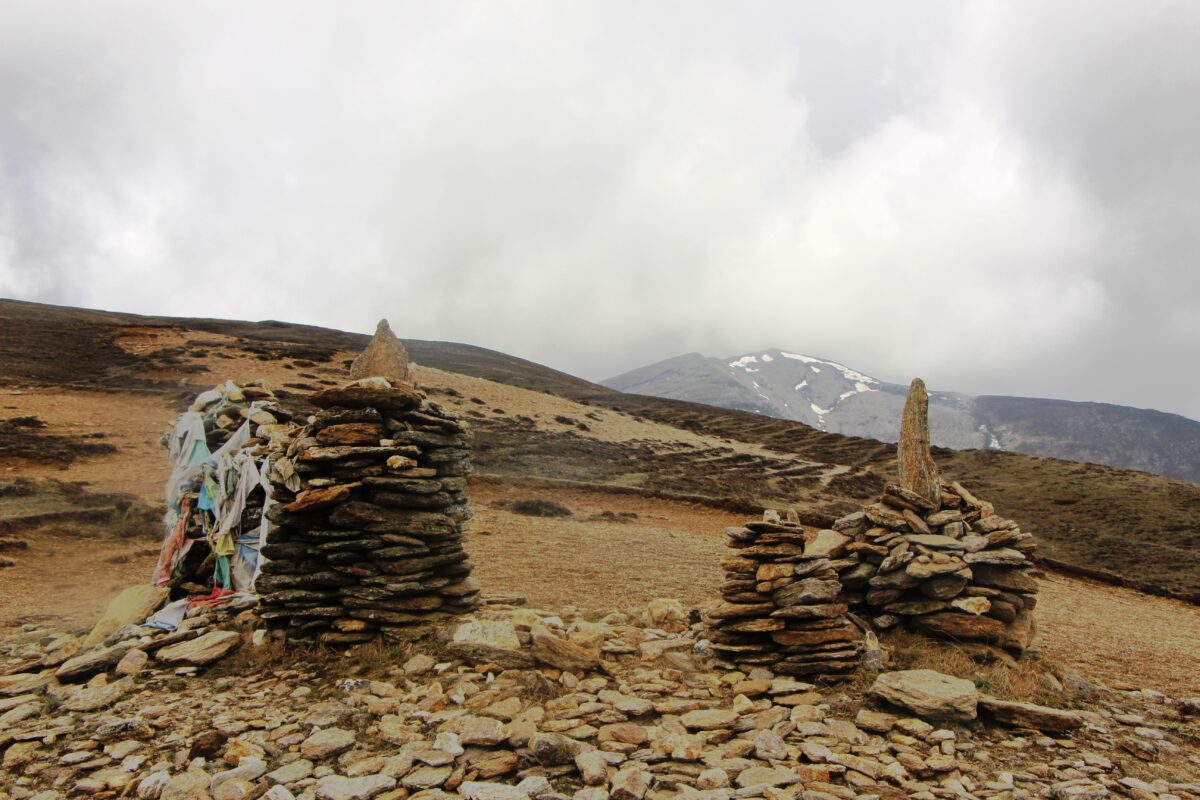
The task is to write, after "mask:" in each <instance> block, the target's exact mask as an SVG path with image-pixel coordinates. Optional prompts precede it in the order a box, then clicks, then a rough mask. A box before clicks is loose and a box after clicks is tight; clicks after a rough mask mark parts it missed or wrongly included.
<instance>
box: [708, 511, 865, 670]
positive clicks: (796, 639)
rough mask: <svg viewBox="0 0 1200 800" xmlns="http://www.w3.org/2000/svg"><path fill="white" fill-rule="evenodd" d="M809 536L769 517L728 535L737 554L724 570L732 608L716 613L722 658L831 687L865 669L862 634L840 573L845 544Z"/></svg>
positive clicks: (716, 644) (712, 618) (836, 537)
mask: <svg viewBox="0 0 1200 800" xmlns="http://www.w3.org/2000/svg"><path fill="white" fill-rule="evenodd" d="M831 533H832V532H831V531H822V532H820V533H817V532H814V531H812V530H806V529H805V528H804V527H803V526H801V525H800V524H799V522H797V521H795V520H794V518H793V519H792V520H790V521H784V520H781V519H780V518H779V515H778V514H777V513H775V512H773V511H768V512H767V513H766V514H765V515H764V518H763V520H762V521H755V522H748V523H746V525H745V526H744V527H741V528H728V529H726V536H727V539H728V544H729V546H730V547H731V548H732V549H733V552H732V553H731V554H730V555H729V556H728V557H726V558H725V559H724V560H723V561H722V562H721V566H722V569H723V570H724V573H725V580H724V582H723V583H722V585H721V596H722V598H723V600H724V601H725V602H723V603H722V604H721V605H720V606H718V607H716V608H714V609H713V610H711V611H710V612H709V614H708V621H709V628H710V630H709V640H710V641H711V642H712V648H713V650H714V652H715V653H716V654H717V655H718V657H721V658H723V659H725V660H727V661H730V662H732V663H734V664H737V665H739V666H743V667H755V666H766V667H769V668H770V669H771V670H773V671H774V672H776V673H779V674H783V675H796V676H809V677H812V678H815V679H819V680H825V681H829V682H833V681H837V680H841V679H844V678H846V677H848V674H849V673H851V672H853V671H854V669H855V668H856V667H857V666H858V663H859V659H860V656H861V653H862V633H861V631H860V630H859V628H858V627H857V626H855V625H854V623H853V622H851V621H850V620H849V619H848V618H847V617H846V611H847V605H846V603H845V602H843V600H842V599H841V597H840V595H841V594H842V585H841V582H840V581H839V580H838V570H839V569H840V568H843V567H845V566H848V565H850V564H857V563H858V562H857V559H854V560H853V561H848V560H847V559H844V558H842V557H841V556H842V553H843V552H844V550H845V548H844V537H843V536H842V535H841V534H833V535H832V536H831V535H829V534H831Z"/></svg>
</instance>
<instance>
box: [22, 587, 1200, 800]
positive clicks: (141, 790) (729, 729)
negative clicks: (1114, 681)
mask: <svg viewBox="0 0 1200 800" xmlns="http://www.w3.org/2000/svg"><path fill="white" fill-rule="evenodd" d="M500 600H508V601H509V602H516V601H518V598H493V600H492V604H490V605H488V606H487V607H485V608H483V609H481V610H480V611H479V612H478V613H477V614H476V615H474V616H473V617H469V618H466V619H465V620H456V621H452V622H450V623H448V624H447V626H446V627H444V628H442V629H439V630H437V631H434V632H432V633H431V635H429V636H427V637H426V638H424V639H422V640H419V641H414V642H410V643H405V644H399V643H397V644H393V645H390V646H385V645H372V646H365V647H362V648H358V649H356V650H351V651H346V652H339V651H318V650H296V649H290V650H289V649H286V648H284V647H283V646H282V645H281V644H280V643H278V642H277V641H273V640H271V639H270V638H268V637H266V636H265V635H264V632H262V631H255V630H254V629H255V628H256V627H257V624H256V621H255V617H254V612H253V611H252V610H250V609H248V608H239V607H237V606H236V605H235V606H234V607H233V608H231V609H228V610H224V611H220V612H204V613H200V614H198V615H196V616H193V617H191V618H189V619H188V620H186V621H185V622H184V624H183V626H181V629H180V630H179V631H176V632H173V633H152V632H150V631H149V630H147V629H144V628H131V627H125V628H122V629H120V630H118V631H117V632H115V633H113V634H111V635H110V636H109V637H108V638H107V640H106V641H104V642H101V643H100V644H99V645H97V646H96V647H95V648H94V649H91V650H88V649H85V648H83V647H82V646H80V643H79V640H77V639H76V638H75V637H72V636H69V635H64V634H59V633H55V632H53V631H50V630H45V629H39V628H36V627H34V626H32V625H31V626H28V627H29V630H25V631H22V632H21V633H19V634H18V635H16V636H13V637H10V638H9V639H8V640H6V641H5V642H4V644H3V645H0V667H3V668H4V669H3V671H6V672H8V673H10V674H9V675H8V676H7V677H4V678H0V787H3V788H0V798H3V800H10V799H11V800H30V798H36V800H56V798H67V797H138V798H143V799H144V800H154V799H155V798H157V799H158V800H185V799H186V800H204V799H206V798H213V800H241V798H258V797H268V798H270V800H288V799H289V798H292V797H295V798H302V799H305V800H306V799H307V798H313V799H314V800H355V799H360V800H369V798H383V799H384V800H392V799H393V798H410V797H411V798H422V799H424V798H428V800H441V798H447V797H465V798H468V800H524V798H538V799H539V800H545V799H546V798H560V797H561V798H574V800H606V798H613V800H646V799H647V798H649V800H659V799H660V798H661V799H663V800H665V798H671V797H684V798H687V797H696V798H703V799H704V800H727V799H729V798H734V797H738V798H749V797H763V798H767V800H781V799H782V798H793V797H795V798H803V800H830V799H831V798H842V799H843V800H850V798H864V799H866V798H884V797H888V798H890V797H900V796H906V797H914V798H970V797H977V798H997V799H998V800H1007V799H1008V798H1013V799H1014V800H1019V799H1020V798H1030V797H1035V796H1036V797H1047V798H1092V797H1105V796H1110V795H1111V796H1123V797H1129V798H1135V799H1136V800H1150V798H1156V797H1157V798H1163V799H1165V800H1170V798H1173V797H1178V798H1182V800H1189V798H1196V797H1200V782H1197V775H1200V723H1198V722H1197V719H1198V717H1197V716H1195V715H1197V714H1200V700H1196V699H1191V700H1187V699H1173V698H1170V697H1167V696H1165V695H1163V694H1161V693H1158V692H1154V691H1129V690H1126V691H1116V690H1113V689H1110V688H1107V687H1104V686H1100V685H1092V684H1089V683H1088V682H1087V681H1086V680H1084V679H1082V678H1080V677H1079V676H1077V675H1074V674H1068V681H1067V683H1066V685H1063V684H1062V683H1061V682H1059V681H1058V680H1057V679H1055V678H1054V677H1053V676H1052V675H1051V674H1050V673H1049V672H1047V673H1046V674H1045V675H1044V676H1043V678H1044V682H1045V685H1046V686H1049V687H1051V689H1050V690H1049V691H1050V693H1051V695H1052V696H1053V697H1054V699H1055V703H1054V705H1055V706H1057V707H1058V708H1059V709H1066V710H1054V709H1050V708H1044V707H1040V706H1032V705H1028V704H1020V703H1012V702H1005V701H1003V700H1000V699H998V698H990V697H988V696H987V695H985V694H981V693H980V692H979V691H978V690H977V689H976V686H975V685H974V684H973V683H972V682H971V681H963V680H958V679H955V678H951V677H948V676H938V674H937V673H928V672H927V671H917V672H912V671H888V672H885V673H883V675H882V676H876V675H874V674H865V673H864V674H862V675H859V676H857V677H856V680H855V681H853V682H851V683H849V684H846V685H844V686H842V687H840V688H829V687H823V686H814V685H812V684H809V683H804V682H800V681H795V680H791V679H786V678H779V677H776V676H774V675H772V674H770V673H769V672H766V671H763V670H755V671H754V672H750V673H743V672H738V671H734V670H730V669H726V668H723V667H722V666H721V664H720V663H718V662H715V661H713V660H712V659H711V658H710V657H709V655H708V654H709V651H708V650H707V647H706V643H705V641H704V639H703V636H704V631H705V628H704V627H703V623H702V622H697V621H695V620H693V619H689V616H688V614H687V612H686V611H685V610H684V607H683V605H682V604H680V603H678V602H675V601H666V600H658V601H654V602H652V603H650V604H649V606H648V607H646V608H643V609H637V610H630V611H625V612H609V613H603V612H599V611H591V612H587V613H579V612H577V611H575V610H574V609H572V608H563V609H559V610H557V611H553V612H552V611H547V610H536V609H530V608H524V607H521V606H518V605H503V604H499V603H498V602H497V601H500ZM1027 668H1030V669H1034V668H1038V667H1036V666H1035V665H1027ZM931 675H932V676H934V677H932V678H931ZM884 698H887V699H884Z"/></svg>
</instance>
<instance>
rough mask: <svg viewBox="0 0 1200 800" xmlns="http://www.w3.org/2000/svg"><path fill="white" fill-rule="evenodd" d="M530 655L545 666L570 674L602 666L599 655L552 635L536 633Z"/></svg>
mask: <svg viewBox="0 0 1200 800" xmlns="http://www.w3.org/2000/svg"><path fill="white" fill-rule="evenodd" d="M530 653H531V654H532V655H533V657H534V658H536V659H537V660H538V661H541V662H542V663H543V664H549V665H550V666H552V667H557V668H558V669H565V670H567V671H568V672H583V671H585V670H589V669H593V668H595V667H598V666H600V657H599V654H598V653H597V652H596V651H595V650H592V649H590V648H587V647H584V646H583V645H580V644H576V643H575V642H572V641H568V640H566V639H561V638H559V637H558V636H555V635H553V634H550V633H542V632H535V633H534V634H533V645H532V647H531V648H530Z"/></svg>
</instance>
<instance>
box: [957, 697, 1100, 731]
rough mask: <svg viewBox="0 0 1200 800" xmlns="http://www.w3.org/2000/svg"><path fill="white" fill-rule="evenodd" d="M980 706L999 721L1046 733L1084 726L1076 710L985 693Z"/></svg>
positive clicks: (980, 699)
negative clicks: (1012, 700) (1022, 701)
mask: <svg viewBox="0 0 1200 800" xmlns="http://www.w3.org/2000/svg"><path fill="white" fill-rule="evenodd" d="M979 706H980V708H982V709H983V710H984V711H985V712H987V714H988V715H990V716H991V717H992V718H993V719H995V720H996V721H997V722H1000V723H1002V724H1004V725H1013V726H1015V727H1020V728H1034V729H1035V730H1039V731H1042V732H1044V733H1067V732H1068V731H1073V730H1076V729H1078V728H1082V727H1083V717H1081V716H1080V715H1079V714H1076V713H1075V712H1074V711H1064V710H1063V709H1061V708H1050V707H1048V706H1039V705H1035V704H1033V703H1015V702H1011V701H1008V700H999V699H997V698H995V697H989V696H988V695H983V696H982V697H980V698H979Z"/></svg>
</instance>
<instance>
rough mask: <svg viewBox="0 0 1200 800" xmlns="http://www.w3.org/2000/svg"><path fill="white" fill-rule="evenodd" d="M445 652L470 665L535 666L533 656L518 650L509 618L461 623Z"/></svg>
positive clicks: (470, 620) (515, 631) (472, 619)
mask: <svg viewBox="0 0 1200 800" xmlns="http://www.w3.org/2000/svg"><path fill="white" fill-rule="evenodd" d="M446 651H447V652H448V653H449V654H450V655H453V656H455V657H457V658H461V659H463V660H465V661H470V662H472V663H482V662H492V663H495V664H498V665H500V666H501V667H505V668H511V669H521V668H524V667H531V666H533V664H534V659H533V656H532V655H530V654H529V653H527V652H524V651H522V650H521V640H520V639H518V638H517V629H516V628H514V627H513V624H512V620H509V619H478V618H469V619H467V620H464V621H463V622H462V623H461V624H460V625H459V626H458V627H457V628H455V629H454V636H453V638H452V639H451V641H450V644H448V645H447V646H446Z"/></svg>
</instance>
